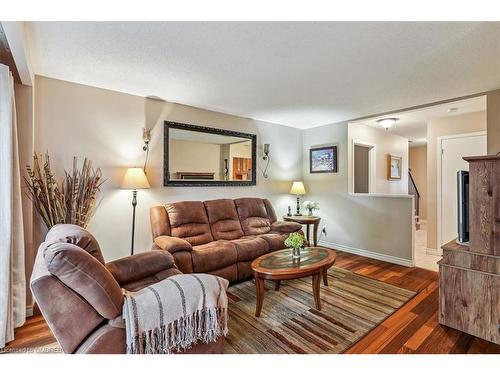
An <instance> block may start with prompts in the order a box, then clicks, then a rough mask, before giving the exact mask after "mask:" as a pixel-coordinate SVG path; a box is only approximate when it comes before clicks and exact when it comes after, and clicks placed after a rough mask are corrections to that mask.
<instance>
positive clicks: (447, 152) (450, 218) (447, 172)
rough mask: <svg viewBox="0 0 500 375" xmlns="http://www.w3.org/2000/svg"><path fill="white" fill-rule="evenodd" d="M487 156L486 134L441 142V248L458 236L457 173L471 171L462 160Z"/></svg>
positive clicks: (467, 164)
mask: <svg viewBox="0 0 500 375" xmlns="http://www.w3.org/2000/svg"><path fill="white" fill-rule="evenodd" d="M486 154H487V151H486V135H485V134H483V135H469V136H465V137H459V138H448V139H442V140H441V244H440V245H439V246H441V245H443V244H445V243H447V242H449V241H451V240H453V239H454V238H456V237H457V235H458V229H457V228H458V224H457V220H458V219H457V171H459V170H465V171H468V170H469V163H467V162H466V161H465V160H463V159H462V158H463V157H464V156H478V155H486ZM438 214H439V213H438Z"/></svg>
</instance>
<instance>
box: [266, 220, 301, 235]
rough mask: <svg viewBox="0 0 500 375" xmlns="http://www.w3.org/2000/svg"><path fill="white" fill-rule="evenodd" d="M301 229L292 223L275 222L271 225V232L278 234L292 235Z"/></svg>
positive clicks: (298, 225) (297, 224) (299, 225)
mask: <svg viewBox="0 0 500 375" xmlns="http://www.w3.org/2000/svg"><path fill="white" fill-rule="evenodd" d="M301 229H302V225H301V224H299V223H295V222H293V221H275V222H274V223H272V224H271V230H272V231H275V232H280V233H293V232H297V231H299V230H301Z"/></svg>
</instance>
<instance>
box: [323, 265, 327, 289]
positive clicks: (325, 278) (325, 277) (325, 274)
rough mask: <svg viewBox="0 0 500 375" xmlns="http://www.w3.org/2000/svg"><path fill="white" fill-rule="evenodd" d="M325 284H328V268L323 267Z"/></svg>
mask: <svg viewBox="0 0 500 375" xmlns="http://www.w3.org/2000/svg"><path fill="white" fill-rule="evenodd" d="M323 284H325V286H328V268H323Z"/></svg>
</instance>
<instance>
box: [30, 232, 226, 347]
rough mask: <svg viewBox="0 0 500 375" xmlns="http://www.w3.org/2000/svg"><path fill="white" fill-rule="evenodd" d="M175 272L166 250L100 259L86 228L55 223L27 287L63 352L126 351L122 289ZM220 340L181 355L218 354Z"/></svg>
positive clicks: (100, 256) (163, 277) (172, 260)
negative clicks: (107, 261)
mask: <svg viewBox="0 0 500 375" xmlns="http://www.w3.org/2000/svg"><path fill="white" fill-rule="evenodd" d="M179 273H181V272H180V271H179V270H178V269H177V267H176V266H175V263H174V258H173V257H172V255H171V254H170V253H169V252H167V251H148V252H144V253H139V254H136V255H132V256H128V257H125V258H121V259H118V260H115V261H113V262H109V263H105V262H104V258H103V256H102V253H101V250H100V248H99V244H98V243H97V241H96V239H95V238H94V237H93V236H92V235H91V234H90V233H89V232H87V231H86V230H84V229H82V228H81V227H79V226H76V225H70V224H59V225H56V226H54V227H53V228H52V229H51V230H50V231H49V232H48V233H47V236H46V238H45V242H43V243H42V244H41V245H40V247H39V249H38V254H37V257H36V260H35V266H34V269H33V274H32V276H31V290H32V292H33V296H34V297H35V300H36V302H37V304H38V306H39V307H40V310H41V312H42V314H43V316H44V318H45V320H46V321H47V323H48V325H49V327H50V329H51V330H52V333H53V334H54V336H55V337H56V339H57V341H58V342H59V344H60V345H61V347H62V349H63V351H64V352H65V353H125V352H126V336H125V328H124V325H123V320H122V318H121V314H122V306H123V293H122V290H121V288H124V289H127V290H130V291H137V290H140V289H142V288H145V287H147V286H148V285H151V284H153V283H156V282H158V281H160V280H163V279H166V278H167V277H170V276H172V275H176V274H179ZM223 344H224V339H223V338H222V337H221V338H219V339H218V340H217V341H216V342H213V343H208V344H205V343H200V344H197V345H195V346H193V347H192V348H191V349H189V350H187V351H185V353H222V347H223Z"/></svg>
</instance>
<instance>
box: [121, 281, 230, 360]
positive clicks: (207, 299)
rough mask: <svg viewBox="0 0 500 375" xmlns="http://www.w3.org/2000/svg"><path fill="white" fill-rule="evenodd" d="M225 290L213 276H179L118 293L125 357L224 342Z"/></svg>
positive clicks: (225, 331) (169, 351) (225, 326)
mask: <svg viewBox="0 0 500 375" xmlns="http://www.w3.org/2000/svg"><path fill="white" fill-rule="evenodd" d="M227 286H228V281H227V280H225V279H222V278H220V277H217V276H213V275H207V274H184V275H175V276H172V277H169V278H168V279H165V280H162V281H160V282H158V283H156V284H153V285H150V286H148V287H146V288H144V289H141V290H139V291H137V292H129V291H124V295H125V303H124V304H123V317H124V319H125V328H126V334H127V353H134V354H142V353H144V354H162V353H172V352H176V351H180V350H184V349H189V348H190V347H191V346H192V345H194V344H196V343H197V342H204V343H209V342H214V341H216V340H217V339H218V337H220V336H222V335H224V336H225V335H226V334H227V319H228V318H227V295H226V290H227Z"/></svg>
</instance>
